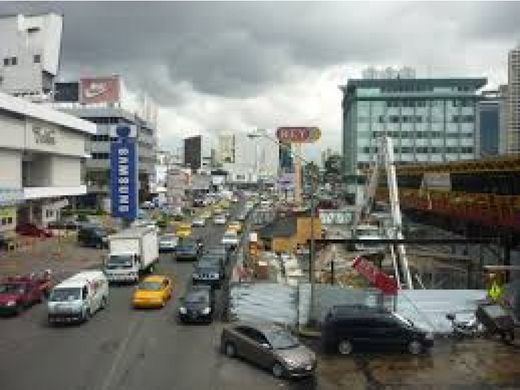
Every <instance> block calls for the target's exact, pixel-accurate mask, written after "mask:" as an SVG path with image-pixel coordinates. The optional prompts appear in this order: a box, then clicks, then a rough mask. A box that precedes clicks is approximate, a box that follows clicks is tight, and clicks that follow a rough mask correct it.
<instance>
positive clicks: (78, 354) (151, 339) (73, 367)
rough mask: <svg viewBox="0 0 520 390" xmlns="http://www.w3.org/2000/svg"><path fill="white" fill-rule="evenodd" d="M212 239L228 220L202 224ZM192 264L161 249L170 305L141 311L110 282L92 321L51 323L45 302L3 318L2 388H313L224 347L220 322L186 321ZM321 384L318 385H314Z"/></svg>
mask: <svg viewBox="0 0 520 390" xmlns="http://www.w3.org/2000/svg"><path fill="white" fill-rule="evenodd" d="M195 229H196V230H195V234H196V235H200V236H201V237H203V238H204V241H205V244H206V245H211V244H215V243H217V242H218V241H219V240H220V238H221V237H222V234H223V231H224V229H225V227H223V226H219V227H215V226H213V225H212V224H210V226H207V227H205V228H195ZM192 267H193V265H192V263H189V262H180V263H177V262H176V261H175V260H173V258H172V256H171V255H168V254H161V260H160V263H159V266H158V267H157V270H156V271H155V273H158V274H159V273H160V274H167V275H170V276H172V277H173V278H174V281H175V289H174V297H173V299H172V300H171V301H170V302H169V303H168V305H167V306H166V307H165V308H164V309H162V310H147V311H136V310H133V309H132V308H131V306H130V300H131V295H132V291H133V287H132V286H126V287H125V286H121V287H111V288H110V301H109V305H108V308H107V309H106V310H104V311H102V312H98V313H97V314H96V315H95V316H94V317H93V318H92V319H91V320H90V321H89V322H88V323H86V324H83V325H78V326H59V327H50V326H48V325H47V322H46V308H45V304H42V305H37V306H35V307H33V308H31V309H29V310H28V311H26V312H24V313H23V314H22V315H21V316H19V317H13V318H2V319H1V320H0V335H1V337H0V388H2V389H6V390H27V389H38V390H115V389H124V390H134V389H135V390H155V389H157V390H159V389H168V390H171V389H186V390H192V389H193V390H197V389H244V388H247V389H249V390H253V389H272V388H275V387H277V388H279V387H284V388H293V387H294V386H296V387H298V388H301V387H303V388H308V386H309V384H312V382H308V381H300V382H298V383H288V382H284V381H280V380H276V379H274V378H273V377H271V375H270V374H269V373H268V372H265V371H262V370H260V369H258V368H256V367H253V366H250V365H249V364H247V363H244V362H242V361H240V360H234V359H228V358H226V357H225V356H223V355H222V354H221V353H220V351H219V341H220V332H221V329H222V326H223V325H224V324H223V323H222V322H220V321H216V322H214V323H213V324H211V325H209V326H207V325H194V326H193V325H181V324H179V323H177V321H176V312H177V308H178V306H179V296H182V294H183V292H184V291H185V289H186V287H187V283H189V280H190V277H191V272H192ZM311 387H314V386H311Z"/></svg>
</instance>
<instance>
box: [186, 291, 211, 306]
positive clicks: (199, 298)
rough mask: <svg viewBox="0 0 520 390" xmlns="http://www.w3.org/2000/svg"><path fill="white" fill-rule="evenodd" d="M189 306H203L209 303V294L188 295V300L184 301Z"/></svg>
mask: <svg viewBox="0 0 520 390" xmlns="http://www.w3.org/2000/svg"><path fill="white" fill-rule="evenodd" d="M184 301H185V302H186V303H187V304H197V303H199V304H202V303H208V302H209V297H208V295H207V294H201V293H194V294H188V296H187V297H186V299H185V300H184Z"/></svg>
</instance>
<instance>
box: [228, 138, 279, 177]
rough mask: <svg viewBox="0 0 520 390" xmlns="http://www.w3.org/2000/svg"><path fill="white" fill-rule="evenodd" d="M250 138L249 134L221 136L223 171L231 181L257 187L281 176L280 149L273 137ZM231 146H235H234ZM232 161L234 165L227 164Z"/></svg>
mask: <svg viewBox="0 0 520 390" xmlns="http://www.w3.org/2000/svg"><path fill="white" fill-rule="evenodd" d="M265 135H267V136H269V137H270V138H273V139H272V140H271V139H269V138H266V137H255V138H250V137H248V135H247V133H246V132H234V133H231V132H223V133H221V135H220V136H219V152H220V153H219V154H220V156H221V157H222V156H223V157H225V159H223V160H221V161H220V163H221V164H222V168H223V169H224V170H225V171H227V172H228V182H231V183H237V184H238V183H244V184H245V183H249V184H255V183H258V182H259V181H260V180H264V181H265V180H268V181H272V180H274V179H275V178H276V177H277V176H278V153H279V150H278V149H279V147H278V144H277V143H276V141H275V140H274V135H272V134H268V133H267V132H265ZM231 146H232V147H231ZM227 161H231V162H227Z"/></svg>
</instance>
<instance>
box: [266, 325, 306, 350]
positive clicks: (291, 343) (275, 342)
mask: <svg viewBox="0 0 520 390" xmlns="http://www.w3.org/2000/svg"><path fill="white" fill-rule="evenodd" d="M265 336H266V337H267V340H268V341H269V344H271V346H272V347H273V348H274V349H290V348H295V347H297V346H298V345H300V342H299V341H298V339H297V338H295V337H294V336H293V335H291V334H290V333H288V332H286V331H285V330H283V329H274V330H270V331H268V332H266V333H265Z"/></svg>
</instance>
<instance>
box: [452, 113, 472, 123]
mask: <svg viewBox="0 0 520 390" xmlns="http://www.w3.org/2000/svg"><path fill="white" fill-rule="evenodd" d="M451 121H452V122H454V123H463V122H466V123H467V122H474V121H475V116H474V115H453V116H452V117H451Z"/></svg>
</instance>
